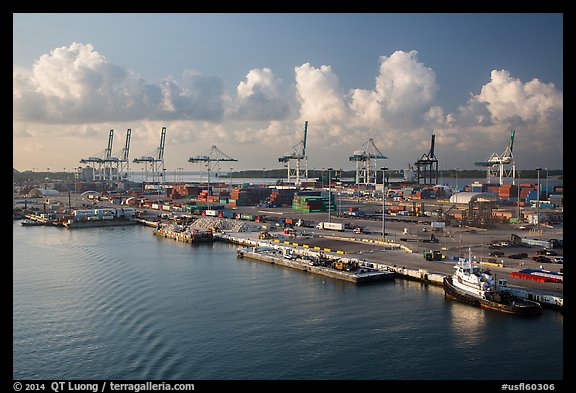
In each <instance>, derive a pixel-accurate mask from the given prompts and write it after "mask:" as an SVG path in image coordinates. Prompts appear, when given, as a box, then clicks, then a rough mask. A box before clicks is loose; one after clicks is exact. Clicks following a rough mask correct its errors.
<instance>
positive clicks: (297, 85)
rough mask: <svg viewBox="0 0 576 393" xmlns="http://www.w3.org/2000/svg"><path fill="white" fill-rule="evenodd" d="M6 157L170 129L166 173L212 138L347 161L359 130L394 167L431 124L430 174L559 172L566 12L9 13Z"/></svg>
mask: <svg viewBox="0 0 576 393" xmlns="http://www.w3.org/2000/svg"><path fill="white" fill-rule="evenodd" d="M13 22H14V24H13V67H14V76H13V78H14V93H13V101H14V121H13V126H14V127H13V136H14V147H13V152H14V166H15V168H16V169H22V170H23V169H31V168H33V167H37V168H45V167H51V168H72V167H74V166H78V165H79V160H80V159H81V158H84V157H86V156H89V155H94V154H96V153H98V152H100V151H102V150H104V148H105V147H106V143H107V136H108V132H109V130H110V129H114V130H115V135H116V141H115V147H114V149H113V150H115V151H116V150H119V149H120V148H121V145H122V144H123V138H124V134H125V131H126V128H132V143H131V153H132V154H131V156H132V157H136V156H140V155H143V154H147V153H149V152H151V151H153V150H154V149H155V148H156V147H157V144H158V141H159V134H160V130H161V128H162V127H163V126H166V127H167V130H168V131H167V142H166V150H165V152H166V153H165V154H166V155H165V160H166V167H167V168H168V169H173V168H176V167H185V168H189V169H190V170H195V169H199V168H194V167H193V165H192V164H189V163H188V162H187V161H188V158H189V157H190V156H194V155H200V154H202V153H205V152H206V151H208V149H209V148H210V146H211V145H217V146H218V147H219V148H221V149H222V150H223V151H225V152H226V153H227V154H229V155H231V156H233V157H234V158H237V159H238V160H239V161H238V163H236V164H235V166H236V169H246V168H263V167H266V168H280V167H281V164H280V163H278V160H277V158H278V157H279V156H280V155H282V154H283V153H285V152H288V151H291V149H292V146H294V145H295V144H297V143H298V142H299V140H300V138H301V137H302V131H303V123H304V121H308V122H309V140H308V142H309V151H308V153H309V167H311V168H322V167H329V166H332V167H337V168H344V169H352V166H353V163H352V162H349V160H348V157H349V156H350V155H352V153H353V152H354V151H355V150H357V149H359V148H360V146H361V145H362V144H363V143H364V142H366V141H367V140H368V139H369V138H372V139H374V141H375V143H376V145H377V146H378V147H379V148H380V150H381V151H382V152H383V153H384V154H385V155H386V156H387V157H388V160H387V161H386V165H387V166H389V167H391V168H395V169H403V168H404V167H406V165H407V164H409V163H413V162H415V161H416V160H417V159H418V158H419V157H420V156H421V155H422V154H424V153H425V152H427V150H428V148H429V143H430V135H431V134H432V133H433V132H434V133H435V134H436V156H437V157H438V159H439V162H440V166H441V167H443V168H454V167H459V168H470V169H472V168H474V162H475V161H481V160H484V159H487V158H488V157H489V156H490V155H491V154H492V153H494V152H496V153H498V154H501V153H502V152H503V150H504V148H505V147H506V145H507V143H508V139H509V135H510V130H511V129H512V128H514V129H516V141H515V146H514V153H515V159H516V163H517V166H518V167H519V168H526V169H529V168H534V167H536V166H542V167H549V168H562V160H563V157H562V154H563V153H562V152H563V149H562V145H563V119H562V117H563V15H562V14H546V13H544V14H541V13H518V14H494V13H485V14H454V13H449V14H440V13H439V14H428V13H423V14H410V13H409V14H348V13H341V14H299V13H295V14H280V13H279V14H14V17H13Z"/></svg>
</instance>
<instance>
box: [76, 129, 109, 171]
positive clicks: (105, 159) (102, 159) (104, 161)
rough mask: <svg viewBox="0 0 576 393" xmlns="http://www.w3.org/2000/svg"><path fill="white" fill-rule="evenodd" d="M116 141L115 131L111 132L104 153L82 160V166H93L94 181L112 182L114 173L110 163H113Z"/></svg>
mask: <svg viewBox="0 0 576 393" xmlns="http://www.w3.org/2000/svg"><path fill="white" fill-rule="evenodd" d="M113 141H114V130H110V134H109V136H108V146H107V147H106V149H104V151H102V152H100V153H98V154H96V155H94V156H90V157H88V158H82V159H81V160H80V163H81V164H92V181H98V180H112V171H111V170H110V162H111V161H112V159H111V157H112V143H113Z"/></svg>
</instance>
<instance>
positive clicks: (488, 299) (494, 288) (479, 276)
mask: <svg viewBox="0 0 576 393" xmlns="http://www.w3.org/2000/svg"><path fill="white" fill-rule="evenodd" d="M454 268H455V269H456V272H454V274H453V275H452V276H448V277H445V278H444V294H445V296H446V297H448V298H451V299H454V300H458V301H460V302H462V303H466V304H469V305H472V306H476V307H483V308H488V309H492V310H497V311H502V312H506V313H510V314H520V315H537V314H540V313H542V306H541V305H540V303H538V302H535V301H532V300H528V299H524V298H521V297H518V296H515V295H513V294H512V293H511V292H510V291H508V290H507V282H506V280H500V281H499V282H498V283H496V280H495V279H494V277H493V276H492V274H491V273H490V272H489V271H487V270H480V269H479V268H478V267H477V266H472V257H471V251H469V257H468V259H467V260H460V261H459V262H458V263H457V265H456V266H454Z"/></svg>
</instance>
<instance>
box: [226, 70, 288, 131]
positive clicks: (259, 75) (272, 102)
mask: <svg viewBox="0 0 576 393" xmlns="http://www.w3.org/2000/svg"><path fill="white" fill-rule="evenodd" d="M281 83H282V81H281V80H280V79H278V78H276V77H274V74H273V73H272V70H271V69H270V68H255V69H252V70H250V71H249V72H248V74H247V75H246V80H245V81H242V82H240V83H239V84H238V87H237V88H236V92H237V95H236V97H235V98H233V99H232V101H231V102H230V105H229V107H228V108H227V116H228V117H230V118H235V119H240V120H264V121H268V120H282V119H285V118H286V117H288V116H289V115H290V113H291V111H292V108H291V102H290V97H289V96H287V95H286V94H281V92H280V89H281Z"/></svg>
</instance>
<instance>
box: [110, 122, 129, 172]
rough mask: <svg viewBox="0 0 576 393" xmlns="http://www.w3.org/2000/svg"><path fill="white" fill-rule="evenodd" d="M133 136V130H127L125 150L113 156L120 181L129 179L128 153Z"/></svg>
mask: <svg viewBox="0 0 576 393" xmlns="http://www.w3.org/2000/svg"><path fill="white" fill-rule="evenodd" d="M131 134H132V130H131V129H130V128H128V130H126V142H125V143H124V148H123V149H122V150H120V151H119V152H117V153H116V154H114V155H113V156H112V159H113V160H114V162H115V163H116V177H117V180H118V181H121V180H127V179H128V173H129V160H128V153H129V151H130V135H131Z"/></svg>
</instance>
